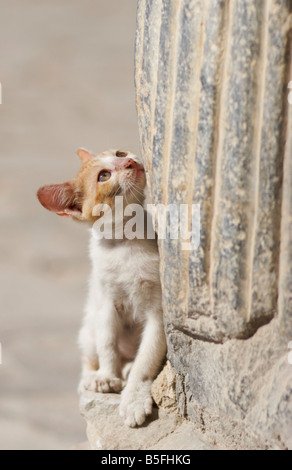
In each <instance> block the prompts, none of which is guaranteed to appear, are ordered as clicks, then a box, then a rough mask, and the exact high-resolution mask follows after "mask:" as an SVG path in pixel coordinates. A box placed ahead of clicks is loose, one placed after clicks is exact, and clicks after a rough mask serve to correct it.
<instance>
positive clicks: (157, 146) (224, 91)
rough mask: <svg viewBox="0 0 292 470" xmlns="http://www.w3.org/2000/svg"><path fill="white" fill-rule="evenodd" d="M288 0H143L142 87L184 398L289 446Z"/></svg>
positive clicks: (212, 420) (239, 440)
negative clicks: (170, 227)
mask: <svg viewBox="0 0 292 470" xmlns="http://www.w3.org/2000/svg"><path fill="white" fill-rule="evenodd" d="M291 58H292V2H291V0H260V1H259V0H232V1H231V0H230V1H228V0H177V1H175V2H169V1H166V0H149V1H148V0H147V1H146V0H138V10H137V37H136V91H137V110H138V118H139V130H140V141H141V148H142V154H143V157H144V160H145V165H146V169H147V174H148V180H149V187H150V190H151V196H152V200H153V202H154V203H155V204H161V203H164V204H182V203H183V204H189V205H191V204H192V203H195V204H200V206H201V244H200V247H199V249H198V250H196V251H192V252H187V251H183V250H182V243H181V240H162V241H160V254H161V279H162V287H163V301H164V311H165V324H166V332H167V339H168V356H169V359H170V362H171V363H172V365H173V366H174V368H175V370H176V372H177V382H176V390H177V400H178V408H179V410H180V412H181V413H182V414H183V415H186V416H187V417H189V418H190V419H191V420H192V421H194V422H195V423H196V424H197V425H198V426H199V427H200V428H201V429H204V430H205V432H206V433H207V434H208V435H209V437H210V438H211V439H213V440H214V441H216V442H220V445H222V446H224V445H225V446H226V447H228V448H232V447H233V448H244V447H246V448H265V447H267V448H287V447H289V448H292V442H291V436H292V413H291V401H292V366H291V365H289V364H288V360H287V357H288V343H289V342H290V341H291V340H292V318H291V317H292V268H291V266H292V230H291V227H292V190H291V188H292V137H291V135H292V106H289V103H288V91H289V90H288V88H287V86H288V82H289V81H290V80H292V60H291Z"/></svg>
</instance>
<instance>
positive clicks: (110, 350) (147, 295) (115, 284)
mask: <svg viewBox="0 0 292 470" xmlns="http://www.w3.org/2000/svg"><path fill="white" fill-rule="evenodd" d="M92 230H94V229H92ZM90 257H91V260H92V274H91V278H90V284H89V296H88V301H87V306H86V315H85V320H84V324H83V327H82V329H81V332H80V336H79V344H80V347H81V350H82V353H83V356H84V366H83V375H82V380H81V384H80V390H81V391H82V390H92V391H98V392H109V391H115V392H118V391H120V390H121V389H122V388H123V386H124V385H125V381H126V379H127V383H126V386H125V388H124V390H123V392H122V396H121V404H120V414H121V416H123V417H124V419H125V422H126V424H128V425H129V426H131V427H134V426H137V425H141V424H142V423H143V422H144V421H145V419H146V416H147V415H149V414H151V412H152V398H151V384H152V381H153V379H154V378H155V376H156V375H157V373H158V371H159V368H160V366H161V363H162V361H163V358H164V356H165V352H166V341H165V335H164V328H163V316H162V305H161V286H160V279H159V255H158V250H157V246H156V241H155V240H136V239H135V240H117V241H115V240H96V238H95V237H94V234H93V233H92V236H91V242H90ZM97 367H98V370H96V368H97Z"/></svg>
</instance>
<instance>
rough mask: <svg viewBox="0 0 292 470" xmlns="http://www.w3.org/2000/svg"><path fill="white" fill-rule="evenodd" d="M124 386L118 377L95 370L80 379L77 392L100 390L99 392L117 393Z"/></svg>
mask: <svg viewBox="0 0 292 470" xmlns="http://www.w3.org/2000/svg"><path fill="white" fill-rule="evenodd" d="M123 386H124V382H123V380H122V379H119V378H118V377H109V376H108V375H107V374H105V373H103V372H101V371H99V370H98V371H96V372H92V373H90V374H88V375H86V376H85V377H83V378H82V379H81V382H80V384H79V387H78V392H79V393H82V392H85V391H89V392H101V393H110V392H114V393H119V392H120V391H121V390H122V389H123Z"/></svg>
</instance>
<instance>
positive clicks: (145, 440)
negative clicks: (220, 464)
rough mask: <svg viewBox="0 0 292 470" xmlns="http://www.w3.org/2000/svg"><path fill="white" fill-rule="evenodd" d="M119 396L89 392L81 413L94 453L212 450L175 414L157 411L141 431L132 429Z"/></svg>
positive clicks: (186, 422)
mask: <svg viewBox="0 0 292 470" xmlns="http://www.w3.org/2000/svg"><path fill="white" fill-rule="evenodd" d="M119 403H120V395H116V394H102V393H91V392H86V393H84V394H83V395H82V396H81V399H80V409H81V414H82V416H83V417H84V418H85V420H86V422H87V436H88V440H89V444H90V448H91V449H92V450H211V447H210V446H209V445H208V444H207V443H205V442H204V440H203V437H202V436H201V435H200V434H199V433H198V432H197V431H196V430H195V428H194V426H193V425H192V424H191V423H189V422H188V421H186V420H183V419H181V418H180V417H179V415H178V414H177V413H176V412H172V413H167V412H166V411H165V410H163V409H157V408H154V410H153V414H152V416H151V418H149V419H148V420H147V422H146V423H145V425H143V426H142V427H140V428H135V429H132V428H129V427H128V426H126V425H125V424H124V421H123V419H122V418H121V417H120V416H119V411H118V408H119Z"/></svg>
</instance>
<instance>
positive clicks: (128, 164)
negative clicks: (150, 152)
mask: <svg viewBox="0 0 292 470" xmlns="http://www.w3.org/2000/svg"><path fill="white" fill-rule="evenodd" d="M117 166H118V167H119V168H120V169H123V170H140V171H144V167H143V165H141V164H140V163H137V162H135V160H133V159H132V158H126V159H123V160H122V161H121V163H119V164H118V165H117Z"/></svg>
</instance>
